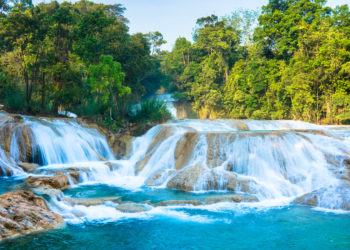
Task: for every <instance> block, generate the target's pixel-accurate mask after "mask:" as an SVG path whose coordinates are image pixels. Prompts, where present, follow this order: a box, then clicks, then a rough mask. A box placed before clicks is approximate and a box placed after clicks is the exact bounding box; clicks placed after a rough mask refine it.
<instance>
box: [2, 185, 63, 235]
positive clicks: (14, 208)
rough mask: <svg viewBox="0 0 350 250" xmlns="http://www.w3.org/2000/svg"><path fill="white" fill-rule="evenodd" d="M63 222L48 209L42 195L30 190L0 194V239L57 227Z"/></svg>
mask: <svg viewBox="0 0 350 250" xmlns="http://www.w3.org/2000/svg"><path fill="white" fill-rule="evenodd" d="M63 223H64V222H63V219H62V217H61V216H60V215H57V214H55V213H53V212H51V211H49V209H48V207H47V205H46V202H45V200H44V199H43V198H42V197H39V196H36V195H35V194H34V193H32V192H30V191H23V190H17V191H12V192H8V193H4V194H2V195H0V239H5V238H10V237H15V236H19V235H24V234H28V233H31V232H36V231H41V230H45V229H53V228H57V227H59V226H61V225H62V224H63Z"/></svg>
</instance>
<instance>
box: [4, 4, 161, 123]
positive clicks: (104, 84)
mask: <svg viewBox="0 0 350 250" xmlns="http://www.w3.org/2000/svg"><path fill="white" fill-rule="evenodd" d="M124 10H125V9H124V8H123V7H122V6H121V5H119V4H117V5H104V4H95V3H93V2H89V1H84V0H83V1H79V2H77V3H75V4H72V3H68V2H63V3H58V2H56V1H53V2H51V3H48V4H46V3H41V4H38V5H35V6H34V5H33V4H32V2H31V1H30V0H29V1H28V0H23V1H19V2H7V1H0V98H1V100H0V103H2V104H3V105H5V106H6V108H7V110H9V111H13V112H24V113H30V114H45V115H47V114H53V115H55V114H57V111H58V110H60V109H61V110H70V111H72V112H75V113H77V114H78V115H80V116H85V117H96V118H97V119H98V120H100V121H101V122H104V123H106V124H110V123H113V124H114V125H117V126H123V122H124V121H125V120H126V119H128V118H129V117H128V113H127V111H128V104H129V103H133V102H137V101H139V100H140V97H141V96H143V95H145V94H148V93H150V92H152V91H153V92H154V89H157V88H158V87H159V86H158V87H157V86H156V84H157V83H155V84H154V83H153V82H154V81H153V80H152V79H153V78H154V76H153V75H154V74H155V73H154V71H155V70H154V68H159V66H157V65H159V64H160V63H159V59H158V58H156V57H155V56H153V55H152V52H153V53H155V52H156V51H158V49H159V46H160V45H161V44H162V43H164V40H163V38H162V35H161V34H160V33H159V32H153V33H152V32H151V33H147V34H141V33H138V34H133V35H130V34H129V32H128V26H127V23H128V20H127V19H126V18H125V17H124V16H123V13H124ZM155 72H156V71H155ZM150 82H152V84H150Z"/></svg>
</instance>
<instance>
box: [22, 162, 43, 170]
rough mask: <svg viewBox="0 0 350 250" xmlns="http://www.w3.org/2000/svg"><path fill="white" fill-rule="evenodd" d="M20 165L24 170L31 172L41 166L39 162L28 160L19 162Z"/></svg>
mask: <svg viewBox="0 0 350 250" xmlns="http://www.w3.org/2000/svg"><path fill="white" fill-rule="evenodd" d="M18 166H20V167H21V168H22V169H23V170H24V171H26V172H31V171H33V170H34V169H36V168H37V167H39V165H38V164H35V163H28V162H19V163H18Z"/></svg>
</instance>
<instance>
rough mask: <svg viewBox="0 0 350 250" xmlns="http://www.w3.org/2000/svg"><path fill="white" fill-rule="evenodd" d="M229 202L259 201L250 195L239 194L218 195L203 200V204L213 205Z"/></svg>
mask: <svg viewBox="0 0 350 250" xmlns="http://www.w3.org/2000/svg"><path fill="white" fill-rule="evenodd" d="M223 201H229V202H237V203H238V202H257V201H259V200H258V199H257V198H256V197H255V196H251V195H241V194H232V195H218V196H212V197H208V198H207V199H205V204H214V203H218V202H223Z"/></svg>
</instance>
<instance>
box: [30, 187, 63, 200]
mask: <svg viewBox="0 0 350 250" xmlns="http://www.w3.org/2000/svg"><path fill="white" fill-rule="evenodd" d="M32 191H33V192H34V193H36V194H41V195H43V194H44V195H48V196H53V197H57V196H59V195H61V194H62V191H61V190H58V189H52V188H48V187H45V186H44V187H35V188H32Z"/></svg>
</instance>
